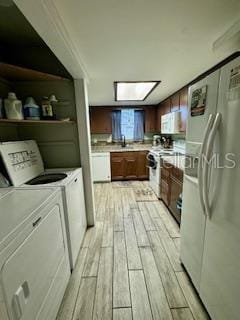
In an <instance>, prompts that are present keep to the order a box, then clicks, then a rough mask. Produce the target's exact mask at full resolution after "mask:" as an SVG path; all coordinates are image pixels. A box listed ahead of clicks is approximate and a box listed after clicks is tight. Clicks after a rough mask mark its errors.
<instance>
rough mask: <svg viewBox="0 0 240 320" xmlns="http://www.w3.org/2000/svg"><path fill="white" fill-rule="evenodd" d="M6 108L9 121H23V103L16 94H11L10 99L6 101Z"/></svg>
mask: <svg viewBox="0 0 240 320" xmlns="http://www.w3.org/2000/svg"><path fill="white" fill-rule="evenodd" d="M4 108H5V112H6V116H7V118H8V119H11V120H23V112H22V102H21V101H20V100H18V99H17V97H16V94H15V93H14V92H9V93H8V98H7V99H4Z"/></svg>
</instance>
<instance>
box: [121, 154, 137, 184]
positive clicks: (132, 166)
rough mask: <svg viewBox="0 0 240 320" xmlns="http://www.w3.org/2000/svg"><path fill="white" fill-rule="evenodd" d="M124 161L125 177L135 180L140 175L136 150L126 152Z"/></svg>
mask: <svg viewBox="0 0 240 320" xmlns="http://www.w3.org/2000/svg"><path fill="white" fill-rule="evenodd" d="M123 161H124V162H125V172H124V177H125V179H127V180H135V179H137V177H138V157H137V155H136V154H135V152H126V154H125V155H124V158H123Z"/></svg>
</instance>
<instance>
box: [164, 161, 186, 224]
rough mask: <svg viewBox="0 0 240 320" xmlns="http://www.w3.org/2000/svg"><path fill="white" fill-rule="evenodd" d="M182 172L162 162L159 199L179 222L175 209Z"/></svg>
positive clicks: (177, 212)
mask: <svg viewBox="0 0 240 320" xmlns="http://www.w3.org/2000/svg"><path fill="white" fill-rule="evenodd" d="M182 187H183V171H182V170H180V169H179V168H177V167H175V166H173V165H172V164H170V163H168V162H166V161H163V162H162V168H161V198H162V200H163V202H164V203H165V204H166V206H167V207H168V209H169V210H170V212H171V213H172V215H173V216H174V217H175V219H176V220H177V221H178V223H180V222H181V212H180V210H179V209H177V201H178V199H179V196H180V194H181V193H182Z"/></svg>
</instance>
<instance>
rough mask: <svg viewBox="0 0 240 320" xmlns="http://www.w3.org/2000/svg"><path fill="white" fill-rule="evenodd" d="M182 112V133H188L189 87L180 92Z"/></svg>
mask: <svg viewBox="0 0 240 320" xmlns="http://www.w3.org/2000/svg"><path fill="white" fill-rule="evenodd" d="M180 111H181V127H180V131H182V132H185V131H186V124H187V117H188V87H185V88H183V89H182V90H181V91H180Z"/></svg>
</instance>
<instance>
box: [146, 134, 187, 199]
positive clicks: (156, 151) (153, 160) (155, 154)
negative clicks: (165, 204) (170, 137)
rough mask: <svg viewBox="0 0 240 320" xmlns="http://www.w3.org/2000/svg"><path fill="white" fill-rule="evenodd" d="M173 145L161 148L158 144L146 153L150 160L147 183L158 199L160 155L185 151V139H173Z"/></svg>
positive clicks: (159, 194) (159, 196) (159, 191)
mask: <svg viewBox="0 0 240 320" xmlns="http://www.w3.org/2000/svg"><path fill="white" fill-rule="evenodd" d="M173 147H174V148H173V149H163V148H161V147H159V146H157V147H153V148H152V149H151V150H150V151H149V154H148V159H149V160H150V161H149V162H150V165H149V167H150V168H149V184H150V186H151V188H152V189H153V191H154V193H155V194H156V196H157V197H158V198H159V199H160V198H161V190H160V189H161V188H160V184H161V157H162V156H175V155H176V154H183V153H184V152H185V141H184V140H183V141H182V140H180V139H179V141H178V142H175V141H174V145H173Z"/></svg>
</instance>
